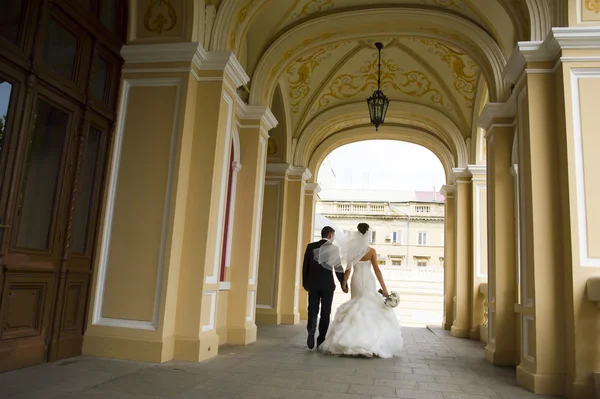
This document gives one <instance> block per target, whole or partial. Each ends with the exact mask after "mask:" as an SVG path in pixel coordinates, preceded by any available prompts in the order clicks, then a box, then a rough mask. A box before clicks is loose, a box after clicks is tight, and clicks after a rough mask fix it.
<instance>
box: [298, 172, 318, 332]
mask: <svg viewBox="0 0 600 399" xmlns="http://www.w3.org/2000/svg"><path fill="white" fill-rule="evenodd" d="M320 191H321V187H320V186H319V184H318V183H307V184H306V187H305V189H304V194H305V197H304V221H303V223H302V226H303V228H302V230H303V233H302V245H301V247H300V249H301V251H304V250H305V249H306V246H307V245H308V244H310V243H311V242H313V229H314V222H315V204H316V203H317V199H319V192H320ZM301 259H302V258H301ZM301 262H302V261H301ZM300 267H302V264H300ZM300 284H302V278H300ZM298 311H299V312H300V320H308V293H307V292H306V291H304V289H303V288H300V291H299V295H298Z"/></svg>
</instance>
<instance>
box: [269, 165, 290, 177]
mask: <svg viewBox="0 0 600 399" xmlns="http://www.w3.org/2000/svg"><path fill="white" fill-rule="evenodd" d="M291 170H292V165H290V164H289V163H268V164H267V169H266V173H267V178H270V179H285V178H286V177H287V175H288V174H289V173H290V172H291Z"/></svg>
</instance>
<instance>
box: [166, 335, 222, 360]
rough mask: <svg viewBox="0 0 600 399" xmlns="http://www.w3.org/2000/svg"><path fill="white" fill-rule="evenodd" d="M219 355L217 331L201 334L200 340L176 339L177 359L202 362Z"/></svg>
mask: <svg viewBox="0 0 600 399" xmlns="http://www.w3.org/2000/svg"><path fill="white" fill-rule="evenodd" d="M218 354H219V336H218V335H217V333H216V332H215V331H208V332H205V333H202V334H200V338H187V337H176V338H175V359H177V360H184V361H187V362H201V361H203V360H207V359H211V358H213V357H215V356H217V355H218Z"/></svg>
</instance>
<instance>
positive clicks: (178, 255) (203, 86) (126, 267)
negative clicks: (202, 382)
mask: <svg viewBox="0 0 600 399" xmlns="http://www.w3.org/2000/svg"><path fill="white" fill-rule="evenodd" d="M122 54H123V57H124V59H125V66H124V71H123V84H122V89H121V100H120V110H119V123H118V126H117V128H116V134H115V137H114V141H113V148H112V153H111V163H110V168H109V173H108V176H109V177H108V182H107V185H108V188H107V197H106V201H105V204H106V205H105V209H104V210H103V218H102V227H101V229H102V230H101V234H100V238H99V243H98V248H97V250H98V253H99V256H98V264H97V265H96V268H95V271H96V273H95V276H94V289H93V294H92V299H91V301H90V302H91V303H90V306H91V311H90V312H89V314H90V316H89V317H90V318H89V322H88V329H87V331H86V333H85V337H84V344H83V353H84V354H87V355H94V356H105V357H116V358H123V359H132V360H142V361H152V362H163V361H167V360H171V359H173V358H174V357H178V356H179V355H180V354H181V351H180V350H179V349H180V348H178V346H179V342H180V339H181V337H185V338H189V341H190V342H193V343H192V344H191V345H190V346H189V347H188V349H190V350H189V352H192V353H193V352H194V351H195V353H196V355H193V354H192V355H190V356H187V353H186V355H185V356H182V357H184V358H190V359H195V360H198V359H199V358H201V357H202V356H200V355H199V354H200V352H202V351H204V353H209V352H210V353H211V354H216V345H212V342H214V341H215V340H210V339H209V340H208V341H210V343H207V345H206V346H205V348H204V349H202V350H201V349H199V346H200V345H199V341H200V335H201V334H200V330H201V329H202V328H204V329H205V331H208V329H207V328H206V327H204V326H209V325H210V323H211V322H214V320H212V321H211V319H210V317H201V313H202V312H201V309H200V308H198V309H197V312H193V311H191V307H192V305H194V306H196V304H198V305H197V306H205V307H207V305H206V304H207V300H206V299H205V298H206V296H205V295H202V293H204V291H205V290H207V289H208V287H209V285H208V283H210V281H205V280H204V279H203V278H202V277H198V276H197V275H198V274H202V276H204V273H205V270H212V269H211V267H210V266H212V265H214V264H215V263H216V262H215V251H214V246H212V249H213V250H212V251H211V243H212V244H214V237H216V236H218V234H217V233H218V231H217V230H218V228H217V226H218V225H219V218H220V216H222V212H221V211H220V209H219V206H217V203H218V200H219V199H220V196H219V193H220V192H221V191H222V185H223V183H222V181H221V179H220V178H218V176H219V175H220V172H221V171H222V168H224V167H226V166H227V165H225V163H226V160H225V158H224V155H225V140H226V139H225V137H226V136H227V134H228V130H227V123H226V122H225V119H226V116H227V115H228V114H231V112H233V108H234V103H233V100H232V99H233V97H232V96H234V95H235V94H232V93H235V90H234V91H233V92H230V93H229V94H225V89H224V86H225V85H226V84H227V85H229V86H231V87H237V85H239V84H240V83H242V82H247V81H248V77H247V76H246V75H245V73H244V72H243V69H241V67H239V64H238V63H237V61H236V60H235V58H234V57H233V56H231V55H230V56H229V57H223V55H222V54H219V55H218V56H216V57H215V55H214V54H213V53H207V52H205V51H204V50H203V49H202V48H201V46H200V45H199V44H198V43H179V44H173V45H133V46H125V47H124V49H123V51H122ZM198 54H203V55H204V57H203V58H202V59H200V58H198ZM225 68H228V70H231V74H229V75H228V76H227V77H225V76H224V72H223V71H224V70H225ZM200 69H202V70H203V72H202V73H201V74H205V75H210V80H211V82H210V83H208V82H206V81H202V78H201V76H199V75H201V74H199V73H198V72H197V71H198V70H200ZM229 81H231V82H229ZM228 110H229V111H231V112H229V111H228ZM198 121H202V122H203V123H202V124H199V123H198ZM199 136H201V138H200V137H199ZM200 141H203V143H200ZM201 148H204V150H202V149H201ZM198 159H200V160H202V162H204V163H202V162H200V163H194V162H195V161H196V160H198ZM140 168H141V169H140ZM142 172H143V173H142ZM193 178H198V179H197V180H199V183H198V184H200V185H201V186H202V189H203V193H202V195H201V196H200V202H199V203H198V204H196V207H197V208H198V209H200V210H201V211H198V212H197V213H198V214H200V213H202V212H205V215H204V216H206V215H210V214H211V212H212V214H213V215H214V217H202V218H201V219H202V222H201V223H198V220H195V222H196V224H199V225H200V226H199V228H200V229H201V230H203V232H202V233H200V234H198V235H197V236H196V237H195V240H196V242H195V251H193V252H194V253H193V254H191V252H192V251H190V250H189V248H190V246H189V245H188V246H186V245H185V243H184V242H183V241H184V238H185V237H186V235H187V233H188V232H189V229H190V223H188V221H189V220H191V219H194V217H195V216H197V215H192V213H193V212H191V210H190V206H189V204H190V202H189V199H190V197H192V194H191V193H192V192H194V190H195V189H196V187H195V183H191V180H192V179H193ZM211 239H212V240H213V241H212V242H211V241H210V240H211ZM192 259H193V262H194V266H195V270H196V273H195V275H194V276H188V275H186V273H188V271H189V263H190V262H192ZM182 275H186V277H190V280H193V283H194V284H195V285H194V293H195V292H200V293H201V294H200V295H199V296H198V297H193V295H189V294H188V295H182V285H180V276H182ZM206 275H207V276H212V274H210V273H209V272H207V273H206ZM184 288H185V287H184ZM183 291H184V292H185V289H183ZM209 302H210V301H209ZM208 309H209V310H210V309H211V307H210V306H208ZM209 313H210V312H208V311H207V312H205V314H207V315H208V314H209ZM176 315H177V317H180V315H181V316H185V318H187V320H188V322H189V325H192V324H194V323H195V324H196V326H192V327H190V328H189V330H187V331H186V332H185V333H182V330H181V328H180V325H179V319H177V320H176ZM212 324H213V325H214V323H212ZM201 326H202V327H201ZM194 327H195V332H196V334H194V333H193V332H191V331H192V330H194ZM188 333H189V334H188ZM213 336H214V337H216V334H214V333H213ZM194 346H195V349H194ZM211 349H212V352H211ZM184 352H186V351H184Z"/></svg>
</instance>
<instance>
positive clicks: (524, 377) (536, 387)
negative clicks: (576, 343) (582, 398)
mask: <svg viewBox="0 0 600 399" xmlns="http://www.w3.org/2000/svg"><path fill="white" fill-rule="evenodd" d="M517 384H519V385H520V386H522V387H523V388H525V389H527V390H528V391H530V392H533V393H535V394H538V395H555V396H562V395H564V394H565V375H564V374H535V373H532V372H531V371H529V370H525V369H524V368H523V367H522V366H521V365H519V366H518V367H517ZM575 397H578V396H575Z"/></svg>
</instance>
